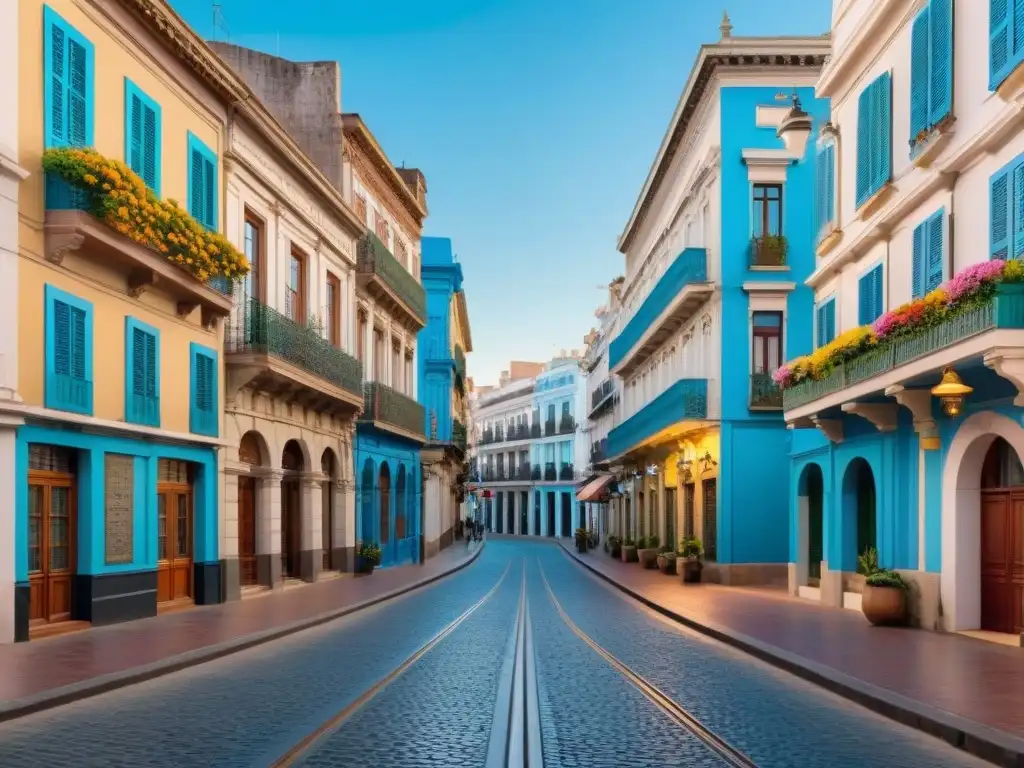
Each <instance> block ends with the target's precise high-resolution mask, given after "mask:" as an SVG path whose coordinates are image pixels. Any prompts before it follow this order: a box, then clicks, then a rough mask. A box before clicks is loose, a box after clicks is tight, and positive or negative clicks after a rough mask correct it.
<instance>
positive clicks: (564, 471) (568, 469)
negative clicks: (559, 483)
mask: <svg viewBox="0 0 1024 768" xmlns="http://www.w3.org/2000/svg"><path fill="white" fill-rule="evenodd" d="M575 476H576V469H575V467H573V465H572V464H563V465H562V467H561V469H559V470H558V479H559V480H572V479H573V478H574V477H575Z"/></svg>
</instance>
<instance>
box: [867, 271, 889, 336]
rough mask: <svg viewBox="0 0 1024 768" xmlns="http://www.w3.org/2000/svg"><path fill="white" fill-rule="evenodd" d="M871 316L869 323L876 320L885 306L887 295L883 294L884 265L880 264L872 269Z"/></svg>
mask: <svg viewBox="0 0 1024 768" xmlns="http://www.w3.org/2000/svg"><path fill="white" fill-rule="evenodd" d="M871 275H872V277H871V317H870V319H869V320H868V322H869V323H873V322H875V320H877V319H878V317H879V316H880V315H881V314H882V311H883V309H884V308H885V303H884V302H885V296H884V295H883V294H882V291H883V286H882V277H883V267H882V265H881V264H879V265H878V266H877V267H875V268H874V269H873V270H871Z"/></svg>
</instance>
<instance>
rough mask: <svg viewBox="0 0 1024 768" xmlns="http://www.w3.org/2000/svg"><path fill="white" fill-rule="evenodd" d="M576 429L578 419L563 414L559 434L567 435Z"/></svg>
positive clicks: (559, 424)
mask: <svg viewBox="0 0 1024 768" xmlns="http://www.w3.org/2000/svg"><path fill="white" fill-rule="evenodd" d="M575 431H576V419H574V418H573V417H572V416H563V417H562V418H561V420H559V422H558V432H559V434H562V435H565V434H568V433H570V432H575Z"/></svg>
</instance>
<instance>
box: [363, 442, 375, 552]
mask: <svg viewBox="0 0 1024 768" xmlns="http://www.w3.org/2000/svg"><path fill="white" fill-rule="evenodd" d="M374 476H375V472H374V467H373V459H369V458H368V459H367V460H366V461H364V462H363V471H362V474H361V477H360V478H359V541H360V542H361V543H363V544H374V543H376V542H377V534H376V530H375V528H376V526H375V525H374V522H373V485H374V483H373V479H374Z"/></svg>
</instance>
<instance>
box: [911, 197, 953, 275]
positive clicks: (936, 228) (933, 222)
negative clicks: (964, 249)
mask: <svg viewBox="0 0 1024 768" xmlns="http://www.w3.org/2000/svg"><path fill="white" fill-rule="evenodd" d="M945 218H946V209H945V208H940V209H939V210H938V211H936V212H935V213H933V214H932V215H931V216H929V217H928V220H927V221H925V223H924V224H922V225H920V227H926V228H927V237H926V238H925V241H926V243H927V260H926V262H925V280H924V292H925V293H929V292H931V291H934V290H935V289H936V288H938V287H939V285H940V284H941V283H942V259H943V254H944V252H945V250H944V240H945V233H944V232H943V226H944V225H945ZM920 227H918V228H919V229H920ZM916 231H917V230H915V234H916Z"/></svg>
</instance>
